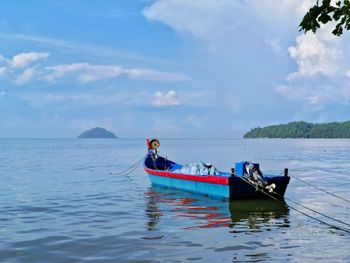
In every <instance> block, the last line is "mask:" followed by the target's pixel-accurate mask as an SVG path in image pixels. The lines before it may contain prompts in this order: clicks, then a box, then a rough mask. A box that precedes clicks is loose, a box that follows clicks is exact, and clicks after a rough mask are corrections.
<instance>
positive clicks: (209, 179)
mask: <svg viewBox="0 0 350 263" xmlns="http://www.w3.org/2000/svg"><path fill="white" fill-rule="evenodd" d="M144 169H145V171H146V172H147V173H148V174H151V175H155V176H162V177H168V178H174V179H180V180H185V181H193V182H202V183H210V184H219V185H229V177H228V176H218V175H193V174H180V173H174V172H171V171H162V170H154V169H150V168H148V167H144Z"/></svg>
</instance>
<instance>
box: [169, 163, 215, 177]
mask: <svg viewBox="0 0 350 263" xmlns="http://www.w3.org/2000/svg"><path fill="white" fill-rule="evenodd" d="M174 173H181V174H193V175H220V171H219V170H218V169H217V168H215V167H214V166H212V165H211V164H206V163H203V162H192V163H189V164H187V165H185V166H183V167H182V168H180V169H177V170H175V171H174Z"/></svg>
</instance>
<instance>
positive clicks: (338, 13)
mask: <svg viewBox="0 0 350 263" xmlns="http://www.w3.org/2000/svg"><path fill="white" fill-rule="evenodd" d="M319 2H320V0H317V3H316V5H314V6H313V7H311V8H310V9H309V11H308V12H307V13H306V14H305V16H304V18H303V20H302V21H301V23H300V25H299V26H300V31H304V33H306V32H308V31H309V30H311V31H312V32H314V33H315V32H316V31H317V29H319V28H320V23H322V24H327V23H328V22H330V21H335V22H336V26H335V28H334V29H333V31H332V33H333V34H334V35H336V36H340V35H342V34H343V30H344V29H346V30H350V0H343V1H337V2H336V4H335V6H334V5H331V0H322V4H320V3H319Z"/></svg>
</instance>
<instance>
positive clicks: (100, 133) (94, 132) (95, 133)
mask: <svg viewBox="0 0 350 263" xmlns="http://www.w3.org/2000/svg"><path fill="white" fill-rule="evenodd" d="M78 138H118V137H117V136H116V135H115V134H114V133H113V132H111V131H107V130H106V129H104V128H100V127H96V128H93V129H91V130H88V131H85V132H83V133H82V134H80V135H79V136H78Z"/></svg>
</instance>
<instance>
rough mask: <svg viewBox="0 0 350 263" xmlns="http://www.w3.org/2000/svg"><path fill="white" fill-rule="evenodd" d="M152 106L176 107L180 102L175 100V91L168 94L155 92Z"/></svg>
mask: <svg viewBox="0 0 350 263" xmlns="http://www.w3.org/2000/svg"><path fill="white" fill-rule="evenodd" d="M153 105H154V106H157V107H164V106H178V105H180V102H179V100H178V98H177V94H176V91H174V90H170V91H169V92H164V93H163V92H160V91H157V92H156V93H154V102H153Z"/></svg>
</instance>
